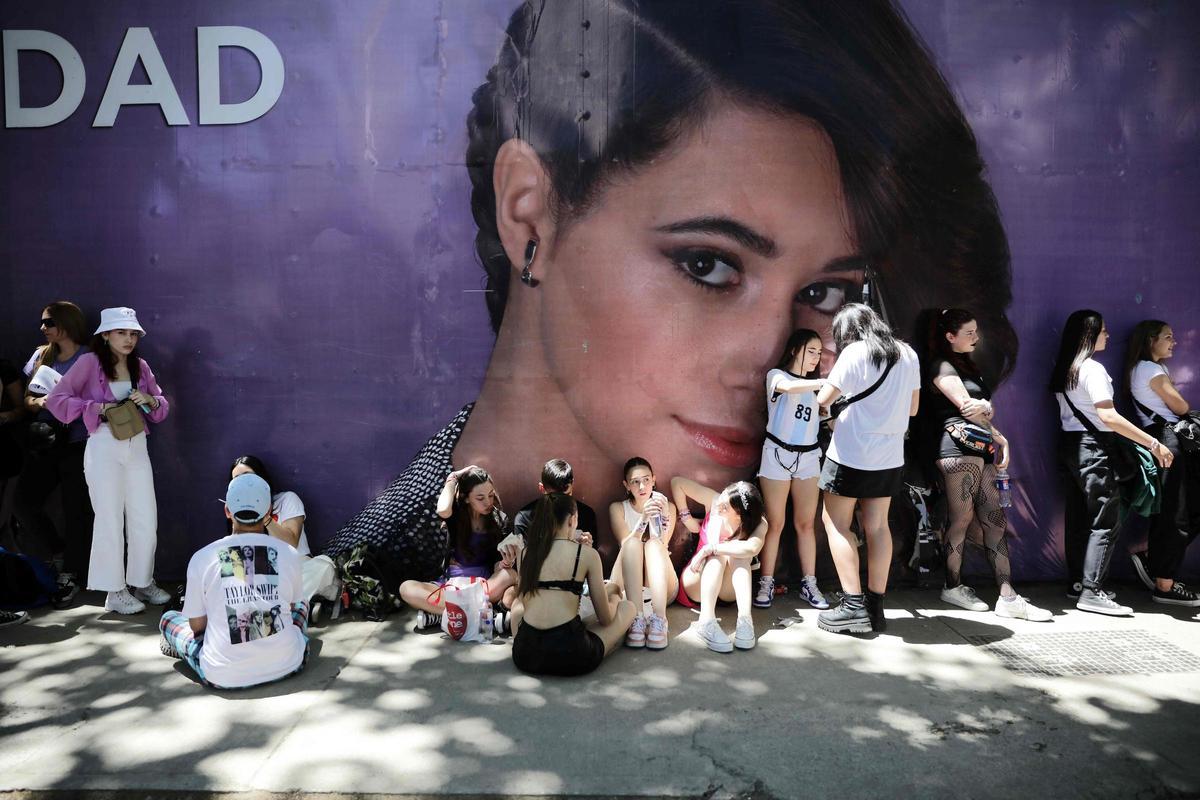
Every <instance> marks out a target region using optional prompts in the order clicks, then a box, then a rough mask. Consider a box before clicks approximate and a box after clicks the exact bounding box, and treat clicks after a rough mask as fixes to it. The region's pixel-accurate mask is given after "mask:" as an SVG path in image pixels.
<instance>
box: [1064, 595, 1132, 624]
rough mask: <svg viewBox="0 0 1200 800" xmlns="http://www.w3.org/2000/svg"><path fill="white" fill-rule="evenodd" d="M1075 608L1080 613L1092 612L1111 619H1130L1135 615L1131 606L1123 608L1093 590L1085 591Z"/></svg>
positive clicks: (1106, 596)
mask: <svg viewBox="0 0 1200 800" xmlns="http://www.w3.org/2000/svg"><path fill="white" fill-rule="evenodd" d="M1075 607H1076V608H1078V609H1079V610H1080V611H1090V612H1092V613H1093V614H1106V615H1108V616H1110V617H1129V616H1132V615H1133V609H1132V608H1130V607H1129V606H1123V605H1121V604H1120V603H1117V602H1115V601H1114V600H1113V599H1112V598H1111V597H1109V596H1108V595H1107V594H1105V593H1104V592H1093V591H1092V590H1091V589H1084V590H1083V593H1082V594H1080V595H1079V599H1078V600H1076V601H1075Z"/></svg>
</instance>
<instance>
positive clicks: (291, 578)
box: [159, 473, 308, 689]
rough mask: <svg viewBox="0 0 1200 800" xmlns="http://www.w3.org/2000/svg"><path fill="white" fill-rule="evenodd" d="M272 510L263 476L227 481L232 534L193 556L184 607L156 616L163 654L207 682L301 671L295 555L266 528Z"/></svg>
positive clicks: (302, 615) (241, 684) (220, 684)
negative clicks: (210, 622) (187, 667)
mask: <svg viewBox="0 0 1200 800" xmlns="http://www.w3.org/2000/svg"><path fill="white" fill-rule="evenodd" d="M270 511H271V487H270V486H268V485H267V482H266V481H264V480H263V479H262V478H260V477H259V476H258V475H254V474H252V473H248V474H245V475H239V476H237V477H236V478H234V479H233V480H232V481H230V482H229V488H228V489H227V490H226V493H225V515H226V516H227V517H229V519H230V520H231V521H232V522H233V529H232V532H231V533H230V534H229V535H228V536H225V537H224V538H221V539H218V540H217V541H215V542H213V543H212V544H210V545H208V546H206V547H203V548H201V549H200V550H199V551H198V552H197V553H196V554H195V555H193V556H192V559H191V561H189V562H188V570H187V591H186V593H185V595H184V601H183V612H182V613H180V612H178V611H168V612H166V613H165V614H163V616H162V619H161V620H160V622H159V630H161V631H162V640H161V643H160V649H161V650H162V652H163V653H164V654H165V655H168V656H171V657H173V658H181V659H183V660H184V662H186V663H187V665H188V666H190V667H191V668H192V669H193V670H194V671H195V672H196V675H197V676H198V677H199V678H200V681H201V682H202V683H204V684H205V685H206V686H211V687H213V688H218V689H239V688H245V687H248V686H256V685H259V684H263V683H269V682H271V681H275V680H279V679H280V678H285V677H287V676H289V675H292V674H294V673H297V672H299V671H300V670H301V669H303V668H304V663H305V661H306V660H307V658H308V636H307V634H306V630H307V628H308V605H307V604H306V603H305V602H304V583H303V578H302V575H301V567H300V556H299V554H298V553H297V552H296V549H295V548H294V547H292V546H291V545H289V544H287V543H286V542H283V541H281V540H279V539H277V538H275V537H273V536H271V535H269V534H267V533H266V531H265V528H266V522H267V517H268V514H270ZM210 619H211V620H213V624H212V625H209V624H208V623H209V620H210Z"/></svg>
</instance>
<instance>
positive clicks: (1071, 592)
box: [1067, 581, 1117, 600]
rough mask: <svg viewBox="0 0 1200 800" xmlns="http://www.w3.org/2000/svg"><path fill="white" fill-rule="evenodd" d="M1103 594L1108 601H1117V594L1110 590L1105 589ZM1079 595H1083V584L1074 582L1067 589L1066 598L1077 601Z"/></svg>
mask: <svg viewBox="0 0 1200 800" xmlns="http://www.w3.org/2000/svg"><path fill="white" fill-rule="evenodd" d="M1104 593H1105V594H1106V595H1108V599H1109V600H1116V599H1117V593H1116V592H1114V591H1113V590H1112V589H1105V590H1104ZM1081 594H1083V584H1082V583H1080V582H1079V581H1075V582H1074V583H1072V584H1071V585H1070V586H1069V587H1068V588H1067V597H1069V598H1071V599H1072V600H1078V599H1079V595H1081Z"/></svg>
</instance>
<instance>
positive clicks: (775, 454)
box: [758, 439, 821, 481]
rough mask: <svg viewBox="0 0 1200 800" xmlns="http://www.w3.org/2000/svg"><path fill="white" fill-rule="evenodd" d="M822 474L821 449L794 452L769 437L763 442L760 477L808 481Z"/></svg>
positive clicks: (773, 479) (776, 479)
mask: <svg viewBox="0 0 1200 800" xmlns="http://www.w3.org/2000/svg"><path fill="white" fill-rule="evenodd" d="M820 475H821V450H820V449H819V448H817V449H813V450H809V451H808V452H806V453H793V452H792V451H791V450H785V449H784V448H782V447H780V446H779V445H777V444H775V443H774V442H772V441H771V440H770V439H767V440H766V441H765V442H763V451H762V461H761V462H759V467H758V477H760V478H766V479H767V480H772V481H806V480H808V479H809V478H816V477H819V476H820Z"/></svg>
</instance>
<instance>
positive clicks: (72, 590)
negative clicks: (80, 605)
mask: <svg viewBox="0 0 1200 800" xmlns="http://www.w3.org/2000/svg"><path fill="white" fill-rule="evenodd" d="M77 594H79V584H78V583H76V582H75V578H74V577H72V576H71V575H70V574H68V573H63V574H62V575H59V576H58V589H56V590H55V592H54V594H53V595H52V596H51V597H50V602H51V604H53V606H54V607H55V608H67V607H68V606H70V605H71V601H72V600H74V599H75V595H77Z"/></svg>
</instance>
